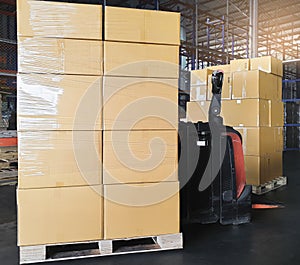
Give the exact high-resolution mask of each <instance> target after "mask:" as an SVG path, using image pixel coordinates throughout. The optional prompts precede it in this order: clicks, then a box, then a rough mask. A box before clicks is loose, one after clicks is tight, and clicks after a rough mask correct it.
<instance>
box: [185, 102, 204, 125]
mask: <svg viewBox="0 0 300 265" xmlns="http://www.w3.org/2000/svg"><path fill="white" fill-rule="evenodd" d="M209 105H210V101H194V102H187V104H186V118H187V121H190V122H198V121H202V122H207V121H208V110H209Z"/></svg>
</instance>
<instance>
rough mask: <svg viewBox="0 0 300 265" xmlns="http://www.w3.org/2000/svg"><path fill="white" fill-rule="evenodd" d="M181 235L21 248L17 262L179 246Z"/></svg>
mask: <svg viewBox="0 0 300 265" xmlns="http://www.w3.org/2000/svg"><path fill="white" fill-rule="evenodd" d="M182 248H183V242H182V234H181V233H178V234H168V235H159V236H152V237H137V238H126V239H114V240H101V241H91V242H76V243H66V244H51V245H39V246H24V247H20V264H28V263H39V262H49V261H61V260H74V259H82V258H91V257H101V256H110V255H121V254H131V253H144V252H151V251H161V250H171V249H182Z"/></svg>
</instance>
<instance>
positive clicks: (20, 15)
mask: <svg viewBox="0 0 300 265" xmlns="http://www.w3.org/2000/svg"><path fill="white" fill-rule="evenodd" d="M17 34H18V36H25V37H33V36H40V37H55V38H68V39H91V40H101V39H102V6H101V5H87V4H77V3H76V4H73V3H58V2H49V1H34V0H18V1H17Z"/></svg>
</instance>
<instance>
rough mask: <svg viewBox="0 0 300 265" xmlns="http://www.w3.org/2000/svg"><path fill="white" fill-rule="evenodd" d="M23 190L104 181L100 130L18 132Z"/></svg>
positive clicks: (20, 186) (21, 185) (94, 183)
mask: <svg viewBox="0 0 300 265" xmlns="http://www.w3.org/2000/svg"><path fill="white" fill-rule="evenodd" d="M18 149H19V150H18V154H19V158H18V163H19V182H18V187H19V188H21V189H29V188H48V187H63V186H82V185H91V184H92V185H97V184H101V182H102V178H101V176H102V135H101V131H75V132H72V131H36V132H19V133H18Z"/></svg>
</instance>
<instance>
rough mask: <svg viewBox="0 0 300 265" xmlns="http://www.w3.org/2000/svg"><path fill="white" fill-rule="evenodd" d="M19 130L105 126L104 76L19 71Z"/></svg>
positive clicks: (93, 128)
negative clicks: (103, 105) (102, 109)
mask: <svg viewBox="0 0 300 265" xmlns="http://www.w3.org/2000/svg"><path fill="white" fill-rule="evenodd" d="M17 80H18V82H17V93H18V98H17V101H18V116H17V119H18V120H17V122H18V130H19V131H33V130H35V131H36V130H101V129H102V116H101V103H102V93H101V91H102V77H99V76H80V75H53V74H44V75H42V74H18V78H17Z"/></svg>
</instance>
